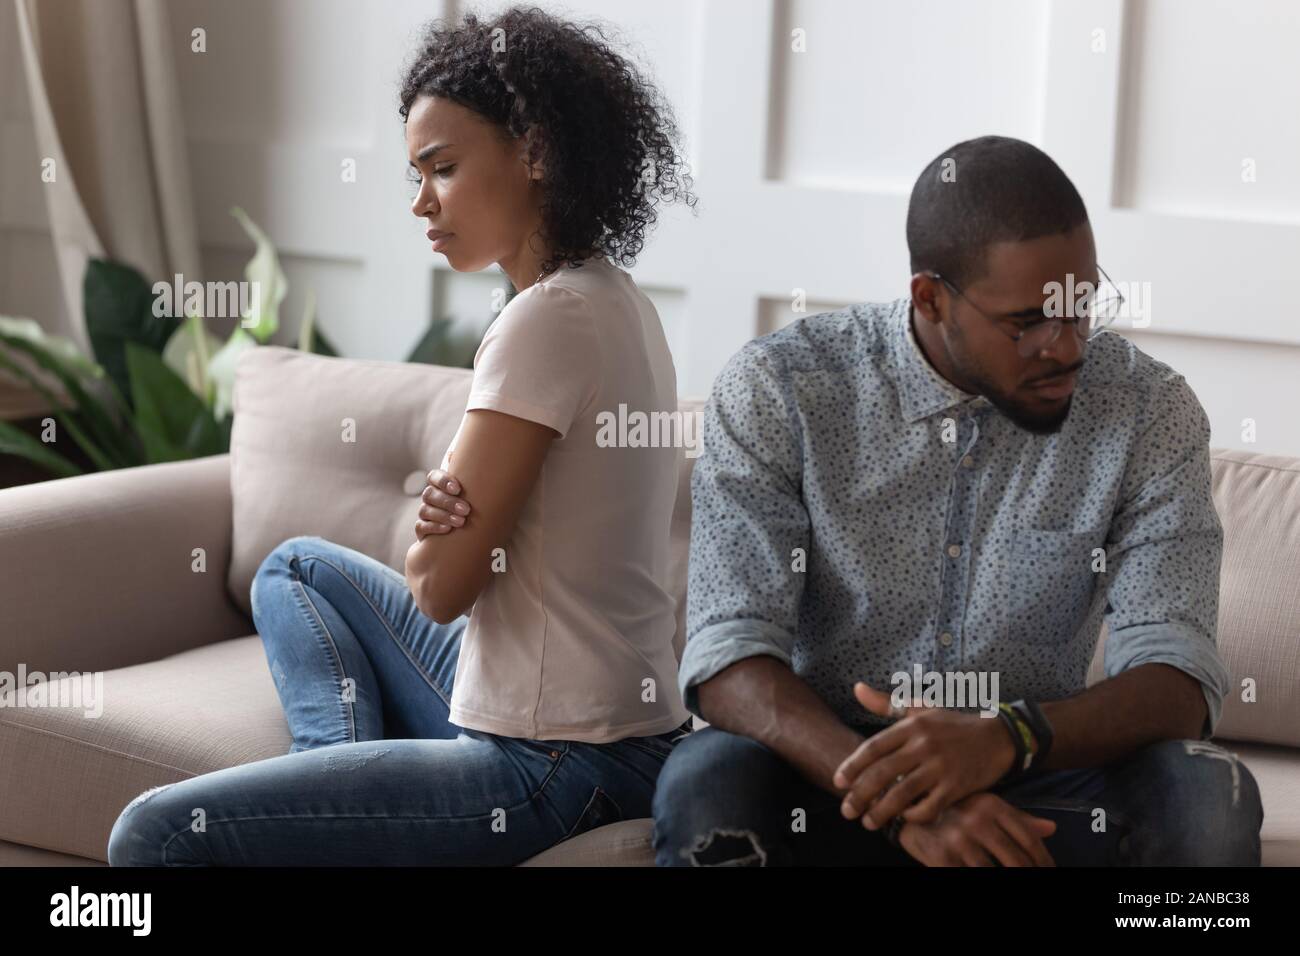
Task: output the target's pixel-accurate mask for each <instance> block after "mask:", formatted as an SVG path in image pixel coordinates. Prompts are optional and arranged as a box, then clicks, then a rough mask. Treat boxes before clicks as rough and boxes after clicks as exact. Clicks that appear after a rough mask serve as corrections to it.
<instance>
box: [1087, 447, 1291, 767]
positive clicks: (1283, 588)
mask: <svg viewBox="0 0 1300 956" xmlns="http://www.w3.org/2000/svg"><path fill="white" fill-rule="evenodd" d="M1210 467H1211V472H1212V476H1213V478H1212V481H1213V493H1214V506H1215V510H1217V511H1218V513H1219V520H1220V521H1221V522H1222V523H1223V564H1222V567H1221V569H1220V572H1219V627H1218V637H1217V644H1218V649H1219V656H1220V657H1222V658H1223V662H1224V664H1225V665H1226V666H1227V668H1228V673H1229V674H1230V675H1231V681H1230V684H1229V688H1228V694H1227V697H1226V698H1225V700H1224V702H1223V713H1222V716H1221V717H1220V719H1219V725H1218V727H1217V728H1216V729H1215V737H1218V738H1223V739H1226V740H1241V741H1252V742H1257V743H1270V744H1285V745H1288V746H1293V747H1294V746H1300V458H1284V457H1280V456H1276V455H1261V454H1257V453H1254V452H1245V451H1235V450H1228V449H1217V448H1214V449H1211V450H1210ZM1105 641H1106V627H1105V626H1104V625H1103V626H1102V631H1101V641H1099V642H1098V644H1097V654H1096V656H1095V657H1094V659H1093V662H1092V668H1091V670H1090V672H1089V675H1088V683H1089V684H1092V683H1095V682H1096V681H1098V680H1100V679H1101V678H1102V677H1103V676H1104V674H1105V672H1104V671H1103V669H1102V656H1103V652H1104V648H1105Z"/></svg>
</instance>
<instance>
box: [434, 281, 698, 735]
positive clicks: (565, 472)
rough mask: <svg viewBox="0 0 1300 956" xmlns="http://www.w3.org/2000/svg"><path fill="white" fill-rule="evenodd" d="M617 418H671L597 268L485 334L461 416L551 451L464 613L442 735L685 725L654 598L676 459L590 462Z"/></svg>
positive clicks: (640, 339) (636, 731)
mask: <svg viewBox="0 0 1300 956" xmlns="http://www.w3.org/2000/svg"><path fill="white" fill-rule="evenodd" d="M620 405H623V406H625V409H624V412H623V414H625V415H630V414H632V413H633V412H638V411H639V412H642V413H644V414H645V415H646V417H647V418H648V419H650V420H652V421H654V420H659V421H663V419H662V417H659V416H654V415H653V413H656V412H658V413H664V412H668V413H672V417H673V418H676V417H677V416H676V412H677V375H676V371H675V370H674V368H673V361H672V355H671V354H670V352H669V350H668V343H667V341H666V339H665V338H664V332H663V326H662V324H661V323H660V321H659V315H658V313H657V312H656V310H655V307H654V306H653V305H652V304H651V302H650V300H649V299H648V298H646V296H645V294H644V293H643V292H641V290H640V289H638V288H637V286H636V283H635V282H633V281H632V278H631V276H629V275H628V274H627V273H626V272H625V271H623V270H622V269H620V268H618V267H617V266H616V265H615V264H613V263H611V262H610V261H609V260H608V259H606V258H604V257H597V258H594V259H588V260H586V261H585V262H584V263H583V264H582V265H581V266H579V267H577V268H566V267H562V268H561V269H560V270H559V271H557V272H554V273H552V274H551V275H549V276H547V277H546V278H545V279H544V280H543V281H541V282H539V283H535V284H533V285H532V286H529V287H528V288H527V289H525V290H524V291H523V292H521V293H520V294H519V295H517V296H516V297H515V298H513V299H512V300H511V301H510V302H509V303H508V304H507V305H506V307H505V308H504V309H503V310H502V311H501V314H500V315H499V316H497V318H496V321H494V322H493V323H492V325H491V326H489V327H488V331H487V334H486V335H485V336H484V338H483V342H482V344H481V345H480V346H479V349H478V353H477V355H476V356H475V358H474V378H473V384H472V386H471V390H470V396H469V401H468V402H467V404H466V411H467V412H468V411H470V410H472V409H476V408H487V409H494V410H496V411H499V412H504V413H505V414H508V415H514V416H516V417H518V418H523V419H527V420H528V421H534V422H540V423H541V424H543V425H547V426H549V427H551V428H553V429H555V430H556V431H557V432H559V434H560V437H559V438H556V439H555V440H554V441H553V442H552V443H551V447H550V450H549V451H548V453H547V455H546V460H545V462H544V464H543V466H542V471H541V474H540V476H539V477H538V480H537V484H536V485H535V486H534V488H533V490H532V492H531V493H530V495H529V497H528V500H527V501H526V502H525V504H524V508H523V511H522V513H521V514H520V517H519V521H518V523H517V525H516V526H515V530H514V532H513V534H512V536H511V538H510V540H509V542H508V543H507V545H506V547H505V554H504V559H505V570H504V571H498V572H497V573H494V574H493V575H492V577H491V579H490V581H489V582H488V585H487V587H486V588H484V590H483V592H482V593H481V594H480V595H479V596H478V599H477V600H476V601H475V602H474V609H473V611H472V612H471V614H470V619H469V625H468V627H467V628H466V629H465V632H464V634H463V636H462V638H461V648H460V659H459V661H458V663H457V665H456V679H455V684H454V686H453V689H452V698H451V713H450V720H451V722H452V723H453V724H456V725H457V726H460V727H467V728H471V729H475V730H482V731H486V732H488V733H493V734H500V735H502V736H508V737H529V738H535V739H541V740H548V739H561V740H577V741H586V742H591V743H605V742H609V741H614V740H619V739H622V738H623V737H630V736H646V735H650V734H661V733H665V732H667V731H669V730H673V729H674V728H676V727H678V726H680V725H681V724H682V723H683V722H684V721H686V720H687V719H688V718H689V717H690V714H689V713H688V712H687V710H686V708H685V707H684V706H683V704H682V701H681V697H680V695H679V694H678V691H677V659H676V656H675V654H674V652H673V636H674V633H675V631H676V626H677V615H676V602H675V599H674V598H673V596H672V594H671V593H670V592H669V590H668V560H669V525H670V522H671V519H672V512H673V505H674V501H675V498H676V494H677V478H678V470H679V468H680V465H681V461H682V456H683V454H684V451H683V449H682V447H681V444H680V442H679V441H674V442H673V443H672V444H671V445H664V444H662V443H660V442H658V441H656V442H655V445H656V446H657V447H655V446H650V447H646V446H647V444H648V442H646V441H637V440H635V439H634V440H633V441H634V442H635V444H636V445H637V446H638V447H624V446H625V445H627V444H632V443H633V442H624V443H622V445H615V446H613V447H602V445H605V444H608V438H609V436H610V434H611V432H612V429H611V428H610V427H609V426H610V423H611V421H617V420H619V419H620V408H619V406H620ZM602 413H606V414H605V415H602ZM609 416H612V419H611V418H610V417H609ZM625 420H626V419H625ZM463 424H464V422H463V419H462V427H463ZM602 424H604V425H605V428H604V431H603V432H602V428H601V426H602ZM613 433H614V434H615V435H617V432H616V431H614V432H613ZM457 434H458V435H459V432H457ZM642 434H643V435H644V434H645V432H644V431H643V432H642ZM674 434H677V435H680V434H681V431H680V430H677V431H676V432H674ZM598 436H599V437H601V440H600V441H599V442H598V440H597V439H598ZM454 448H455V440H454V439H453V441H452V446H451V448H449V449H448V451H447V457H444V458H443V467H444V468H445V469H446V470H447V471H449V472H450V473H451V474H452V475H455V473H456V471H455V465H454V462H452V460H451V457H450V456H451V454H452V452H453V450H454ZM452 533H453V534H454V533H455V532H452Z"/></svg>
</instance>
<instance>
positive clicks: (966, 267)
mask: <svg viewBox="0 0 1300 956" xmlns="http://www.w3.org/2000/svg"><path fill="white" fill-rule="evenodd" d="M1087 221H1088V210H1087V209H1086V208H1085V207H1084V205H1083V198H1082V197H1081V196H1080V195H1079V191H1078V190H1077V189H1075V188H1074V184H1073V183H1072V182H1070V178H1069V177H1068V176H1066V175H1065V173H1064V172H1063V171H1062V170H1061V167H1060V166H1058V165H1056V163H1055V162H1054V161H1053V160H1052V158H1051V157H1050V156H1048V155H1047V154H1046V153H1044V152H1043V151H1042V150H1041V149H1039V148H1038V147H1037V146H1033V145H1031V144H1030V143H1026V142H1024V141H1023V140H1019V139H1012V138H1011V137H1009V136H981V137H979V138H978V139H968V140H966V141H965V142H962V143H958V144H957V145H956V146H953V147H952V148H951V149H947V150H945V151H944V152H943V153H941V154H940V155H938V156H936V157H935V158H934V159H933V160H932V161H931V162H930V165H928V166H926V167H925V169H924V171H922V173H921V175H920V176H919V177H917V180H916V185H915V186H913V187H912V198H911V200H910V201H909V202H908V204H907V249H908V252H909V253H910V255H911V258H912V274H913V275H915V274H916V273H918V272H929V271H934V272H938V273H939V274H941V275H942V276H943V277H944V278H946V279H948V280H949V281H950V282H952V283H953V284H954V285H956V286H958V287H959V288H964V287H965V286H966V284H967V283H970V282H974V281H976V280H977V279H980V278H982V277H983V276H984V274H985V272H986V271H987V257H986V253H987V251H988V247H989V246H990V245H991V244H992V243H995V242H1020V241H1022V240H1025V239H1037V238H1039V237H1040V236H1053V235H1058V234H1060V233H1065V232H1069V231H1070V230H1071V229H1073V228H1075V227H1076V226H1079V225H1081V224H1083V223H1086V222H1087Z"/></svg>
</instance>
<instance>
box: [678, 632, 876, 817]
mask: <svg viewBox="0 0 1300 956" xmlns="http://www.w3.org/2000/svg"><path fill="white" fill-rule="evenodd" d="M697 693H698V695H699V698H698V699H699V707H700V713H701V716H702V717H703V718H704V719H705V720H706V721H708V722H709V724H710V726H713V727H717V728H718V729H719V730H725V731H727V732H729V733H733V734H740V735H742V736H745V737H752V738H753V739H754V740H757V741H758V742H759V743H761V744H763V745H765V746H767V747H769V748H770V749H771V750H773V751H775V752H776V753H777V754H779V755H780V756H781V757H783V758H784V759H785V760H786V762H787V763H789V764H791V765H792V766H794V767H795V768H796V769H797V770H798V771H799V772H800V773H802V774H803V775H804V777H806V778H807V779H808V780H810V781H811V782H812V783H814V784H816V785H817V786H819V787H821V788H822V789H823V790H826V791H828V792H830V793H834V794H842V793H844V791H843V790H842V789H841V788H839V787H837V786H835V784H834V783H832V782H831V778H832V777H833V776H834V775H835V770H836V768H837V767H838V766H839V765H840V763H841V762H842V761H843V760H844V758H846V757H847V756H848V755H849V754H850V753H852V752H853V751H854V750H855V749H856V748H857V746H858V745H859V744H860V743H862V741H863V740H864V739H865V738H864V737H863V736H862V735H861V734H859V733H858V732H857V731H855V730H853V729H852V728H851V727H848V726H847V725H846V724H844V722H843V721H841V720H840V719H839V717H838V716H836V714H835V712H834V711H832V710H831V709H830V708H829V707H828V706H826V703H825V702H824V701H823V700H822V699H821V698H820V697H818V696H817V694H816V693H815V692H814V691H813V689H812V688H811V687H809V686H808V684H807V683H805V682H804V681H803V679H802V678H800V677H799V676H798V675H796V674H795V673H794V671H792V670H791V669H790V668H789V667H787V666H786V665H785V664H783V663H782V662H781V661H779V660H777V659H776V658H775V657H771V656H769V655H766V654H760V655H758V656H755V657H747V658H745V659H744V660H741V661H737V662H736V663H734V664H732V665H731V666H730V667H727V668H726V669H724V670H722V671H720V672H719V673H718V674H716V675H714V676H713V677H712V678H710V679H709V680H707V681H705V682H704V683H702V684H700V685H699V687H698V688H697Z"/></svg>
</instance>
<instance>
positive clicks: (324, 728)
mask: <svg viewBox="0 0 1300 956" xmlns="http://www.w3.org/2000/svg"><path fill="white" fill-rule="evenodd" d="M251 597H252V604H253V622H254V624H255V625H256V626H257V630H258V633H259V634H260V635H261V636H262V640H263V643H264V645H265V648H266V655H267V662H268V664H269V665H270V669H271V675H272V677H273V679H274V681H275V686H276V689H277V691H278V692H279V695H280V700H281V703H282V704H283V706H284V712H285V716H286V718H287V720H288V723H289V729H290V730H291V731H292V733H293V745H292V747H291V748H290V751H289V753H288V754H286V755H283V756H279V757H271V758H268V759H265V760H259V761H256V762H254V763H249V764H243V765H240V766H236V767H228V768H226V769H223V770H218V771H215V772H213V773H206V774H202V775H201V776H197V777H192V778H190V779H188V780H183V781H180V782H179V783H172V784H168V785H166V786H163V787H157V788H154V789H152V790H149V791H146V792H145V793H143V794H141V795H140V796H138V797H137V798H136V799H135V800H133V801H132V802H131V803H130V804H128V805H127V807H126V808H125V809H124V810H123V811H122V813H121V815H120V816H119V817H118V819H117V822H116V823H115V824H114V826H113V831H112V834H111V835H110V837H109V843H108V860H109V863H110V864H112V865H114V866H119V865H145V866H160V865H165V866H210V865H215V866H253V865H284V866H312V865H339V866H352V865H511V864H516V863H521V862H523V861H524V860H527V859H528V858H529V857H531V856H533V855H535V854H537V853H540V852H542V851H543V850H545V849H547V848H549V847H552V846H554V845H555V844H557V843H559V842H561V841H562V840H565V839H568V838H569V837H572V836H576V835H577V834H579V833H582V832H584V831H585V830H589V829H592V828H594V827H598V826H602V825H604V824H607V823H614V822H616V821H618V820H627V819H635V818H639V817H649V816H650V807H651V800H652V797H653V795H654V789H655V782H656V780H657V778H658V776H659V771H660V768H661V767H662V766H663V764H664V761H665V760H666V759H667V757H668V755H669V754H670V753H672V750H673V747H674V745H675V743H676V741H677V739H678V738H679V736H682V735H684V733H685V732H688V725H685V724H684V725H683V726H682V727H679V728H678V729H676V730H673V731H669V732H667V733H664V734H659V735H657V736H651V737H628V738H624V739H623V740H619V741H616V742H613V743H604V744H589V743H580V742H575V741H566V740H526V739H519V738H513V737H503V736H498V735H496V734H490V733H484V732H480V731H476V730H468V729H464V728H461V727H457V726H455V725H454V724H451V723H449V722H448V712H449V703H450V700H451V692H452V683H453V679H454V678H455V675H456V661H457V658H458V656H459V653H460V639H461V634H462V632H463V631H464V628H465V625H466V623H467V618H464V617H462V618H460V619H459V620H457V621H455V622H453V623H451V624H445V625H444V624H438V623H436V622H434V621H433V620H431V619H429V618H427V617H425V616H424V615H423V614H422V613H421V612H420V610H419V609H418V608H416V606H415V603H414V601H413V600H412V598H411V594H410V589H409V588H408V586H407V584H406V580H405V578H404V577H403V576H402V575H401V574H399V573H397V572H396V571H394V570H393V569H392V568H390V567H388V566H387V565H385V564H383V563H382V562H380V561H377V560H375V559H373V558H370V557H368V556H366V555H364V554H361V553H360V552H358V551H355V550H352V549H351V548H346V547H343V546H342V545H338V544H334V543H332V542H330V541H326V540H324V539H323V538H319V537H297V538H291V539H289V540H288V541H285V542H284V543H282V544H281V545H280V546H279V547H277V548H276V549H275V550H274V551H272V552H271V554H270V555H269V556H268V557H267V558H266V560H265V561H264V562H263V563H262V566H261V567H260V568H259V569H258V572H257V575H256V576H255V578H254V579H253V587H252V595H251Z"/></svg>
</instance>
